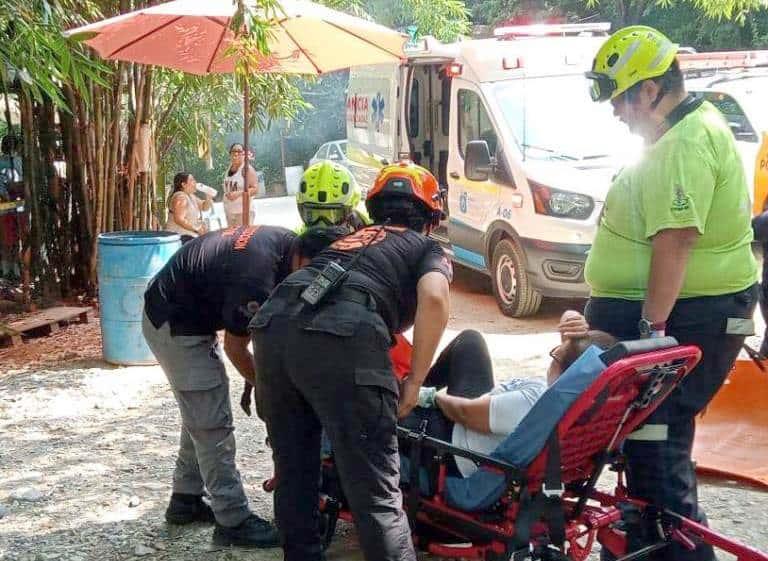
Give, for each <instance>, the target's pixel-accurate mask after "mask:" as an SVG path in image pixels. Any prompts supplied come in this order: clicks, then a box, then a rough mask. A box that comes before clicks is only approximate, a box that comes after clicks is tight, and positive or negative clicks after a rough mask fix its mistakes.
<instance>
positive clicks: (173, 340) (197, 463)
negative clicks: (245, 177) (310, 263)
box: [142, 226, 306, 547]
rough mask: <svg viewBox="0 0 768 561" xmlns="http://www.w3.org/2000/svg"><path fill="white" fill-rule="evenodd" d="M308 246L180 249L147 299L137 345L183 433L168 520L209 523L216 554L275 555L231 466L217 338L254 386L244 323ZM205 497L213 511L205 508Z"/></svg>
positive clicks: (229, 235)
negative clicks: (164, 388)
mask: <svg viewBox="0 0 768 561" xmlns="http://www.w3.org/2000/svg"><path fill="white" fill-rule="evenodd" d="M305 245H306V240H304V241H302V239H300V238H297V236H296V235H295V234H294V233H292V232H290V231H288V230H286V229H285V228H279V227H272V226H248V227H242V226H241V227H236V228H230V229H227V230H219V231H216V232H211V233H208V234H206V235H204V236H201V237H199V238H195V239H193V240H191V241H190V242H188V243H187V244H185V245H184V246H183V247H182V248H181V249H180V250H179V251H178V252H177V253H176V254H175V255H174V256H173V257H172V258H171V260H170V261H169V262H168V263H167V264H166V265H165V266H164V267H163V268H162V269H161V270H160V272H159V273H158V274H157V275H156V276H155V278H154V279H152V281H151V282H150V284H149V287H148V288H147V291H146V293H145V296H144V301H145V303H144V319H143V326H142V327H143V332H144V337H145V338H146V340H147V343H148V344H149V347H150V348H151V349H152V352H153V353H154V354H155V357H156V358H157V360H158V362H159V363H160V366H161V367H162V368H163V371H164V372H165V375H166V376H167V378H168V382H169V384H170V386H171V390H172V391H173V394H174V397H175V398H176V402H177V403H178V406H179V411H180V413H181V423H182V426H181V438H180V445H179V453H178V457H177V460H176V469H175V471H174V476H173V494H172V495H171V500H170V504H169V505H168V509H167V510H166V513H165V517H166V520H167V521H168V522H170V523H174V524H186V523H190V522H196V521H203V522H214V521H215V523H216V526H215V529H214V533H213V541H214V543H216V544H217V545H236V546H252V547H275V546H276V545H277V538H278V536H277V531H276V530H275V528H274V527H273V526H272V525H271V524H270V523H268V522H267V521H265V520H263V519H261V518H259V517H258V516H256V515H255V514H253V513H251V511H250V510H249V508H248V499H247V498H246V495H245V491H244V490H243V485H242V482H241V480H240V474H239V472H238V470H237V467H236V466H235V437H234V432H233V430H234V429H233V426H232V411H231V406H230V400H229V381H228V378H227V374H226V372H225V369H224V363H223V362H222V360H221V356H220V349H219V344H218V340H217V335H216V332H217V331H218V330H220V329H224V330H225V333H224V350H225V352H226V353H227V356H228V357H229V359H230V360H231V361H232V364H234V365H235V367H236V368H237V370H238V371H239V372H240V374H241V375H242V376H243V377H244V378H245V379H246V380H248V381H250V382H251V383H253V380H254V377H255V371H254V368H253V358H252V356H251V353H250V352H249V350H248V348H247V346H248V342H249V338H248V335H247V326H248V322H249V321H250V319H251V317H252V315H253V310H254V307H258V305H260V304H261V303H263V302H264V301H265V300H266V299H267V296H268V295H269V293H270V292H271V291H272V289H273V288H274V286H275V285H276V284H277V283H278V282H280V281H281V280H282V279H283V278H284V277H285V276H286V275H287V274H288V273H289V272H290V271H291V269H292V266H293V264H294V263H295V262H296V261H298V259H300V255H301V254H302V252H303V251H305V250H306V248H305V247H304V246H305ZM204 490H207V492H208V494H209V495H210V498H211V506H212V507H213V510H211V508H210V507H209V506H208V505H207V504H206V503H205V502H204V501H203V500H202V496H203V492H204ZM214 518H215V520H214Z"/></svg>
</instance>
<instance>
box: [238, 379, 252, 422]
mask: <svg viewBox="0 0 768 561" xmlns="http://www.w3.org/2000/svg"><path fill="white" fill-rule="evenodd" d="M251 394H253V386H252V385H251V384H249V383H248V382H245V385H243V395H241V396H240V407H241V408H242V410H243V411H245V414H246V415H248V416H249V417H250V416H251Z"/></svg>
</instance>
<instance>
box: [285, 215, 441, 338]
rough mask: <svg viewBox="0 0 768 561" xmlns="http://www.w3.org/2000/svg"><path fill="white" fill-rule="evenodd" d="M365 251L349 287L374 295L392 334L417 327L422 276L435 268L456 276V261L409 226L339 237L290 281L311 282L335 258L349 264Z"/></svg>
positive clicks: (371, 229) (372, 228)
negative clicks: (419, 286)
mask: <svg viewBox="0 0 768 561" xmlns="http://www.w3.org/2000/svg"><path fill="white" fill-rule="evenodd" d="M371 240H373V241H372V243H371V244H370V245H368V247H367V249H364V248H365V247H366V245H367V244H368V242H370V241H371ZM361 251H363V254H362V255H361V257H360V258H359V259H358V260H357V262H356V263H355V264H354V265H353V266H352V269H351V270H350V271H349V277H348V278H347V280H346V281H345V283H344V286H351V287H356V288H360V289H362V290H364V291H366V292H368V293H369V294H371V295H372V296H373V297H374V299H375V300H376V305H377V306H378V310H379V312H380V313H381V316H382V318H383V319H384V321H385V322H386V324H387V327H389V329H390V331H391V332H392V333H400V332H401V331H404V330H406V329H408V328H409V327H411V326H412V325H413V321H414V318H415V315H416V285H417V284H418V282H419V280H420V279H421V277H423V276H424V275H426V274H427V273H429V272H432V271H437V272H440V273H442V274H444V275H445V276H446V277H447V278H448V280H449V281H450V280H451V279H452V277H453V268H452V267H451V263H450V261H449V260H448V258H447V257H446V256H445V252H444V251H443V248H442V247H440V244H438V243H437V242H436V241H435V240H432V239H430V238H428V237H427V236H425V235H423V234H420V233H418V232H415V231H414V230H410V229H407V228H399V227H394V226H387V227H386V228H385V227H382V226H368V227H367V228H363V229H362V230H358V231H357V232H354V233H352V234H350V235H348V236H345V237H343V238H340V239H338V240H336V241H335V242H334V243H332V244H331V245H330V247H329V248H328V249H325V250H324V251H322V252H320V253H319V254H318V255H317V256H316V257H315V258H314V259H313V260H312V262H311V263H310V264H309V266H308V267H307V268H305V269H302V270H300V271H297V272H296V273H294V274H292V275H291V276H290V277H289V278H288V281H287V282H289V283H291V284H299V283H300V284H309V282H310V281H311V279H312V278H313V277H314V276H315V275H316V274H317V272H318V271H320V270H322V269H323V267H325V265H327V264H328V262H329V261H337V262H338V263H340V264H341V265H342V266H344V267H345V268H346V267H347V266H348V265H349V264H350V262H351V261H352V259H353V258H354V256H355V255H356V254H357V253H359V252H361Z"/></svg>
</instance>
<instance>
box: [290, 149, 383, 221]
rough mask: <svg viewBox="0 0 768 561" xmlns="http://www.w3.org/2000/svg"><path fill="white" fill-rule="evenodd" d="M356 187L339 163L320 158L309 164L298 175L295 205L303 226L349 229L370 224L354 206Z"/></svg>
mask: <svg viewBox="0 0 768 561" xmlns="http://www.w3.org/2000/svg"><path fill="white" fill-rule="evenodd" d="M360 198H361V196H360V187H359V186H358V185H357V182H356V181H355V178H354V176H353V175H352V174H351V173H350V171H349V170H348V169H347V168H346V167H344V166H343V165H341V164H337V163H335V162H332V161H330V160H322V161H320V162H317V163H316V164H313V165H311V166H309V167H308V168H307V169H306V171H305V172H304V175H302V177H301V184H300V185H299V192H298V193H297V194H296V206H297V207H298V209H299V215H300V216H301V220H302V222H303V223H304V228H318V227H326V228H327V227H329V226H341V225H346V226H348V227H349V228H350V231H354V230H357V229H359V228H361V227H363V226H367V225H369V224H370V223H371V220H370V218H368V216H367V215H366V214H365V213H364V212H362V211H361V210H360V209H358V208H357V207H358V205H359V204H360Z"/></svg>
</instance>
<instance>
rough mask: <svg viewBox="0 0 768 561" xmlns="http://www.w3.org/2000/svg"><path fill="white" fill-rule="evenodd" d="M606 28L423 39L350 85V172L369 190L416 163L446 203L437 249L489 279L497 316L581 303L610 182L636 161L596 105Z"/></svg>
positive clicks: (633, 148) (623, 132)
mask: <svg viewBox="0 0 768 561" xmlns="http://www.w3.org/2000/svg"><path fill="white" fill-rule="evenodd" d="M608 30H609V24H577V25H536V26H516V27H506V28H500V29H497V30H496V31H495V38H492V39H480V40H468V41H461V42H457V43H452V44H443V43H440V42H438V41H436V40H434V39H432V38H426V39H424V40H422V41H421V42H420V44H419V48H414V49H411V50H409V51H408V59H407V61H406V62H405V63H403V64H401V65H375V66H367V67H362V68H355V69H353V70H352V71H351V74H350V81H349V89H348V94H347V139H348V141H349V144H348V158H349V165H350V169H351V170H352V173H354V175H355V177H356V178H357V180H358V182H359V183H360V184H361V186H362V187H363V189H367V188H369V187H370V186H371V184H372V183H373V180H374V178H375V176H376V173H377V172H378V170H379V169H380V168H381V167H382V166H383V165H386V164H387V163H390V162H395V161H397V160H400V159H410V160H412V161H414V162H416V163H418V164H420V165H422V166H424V167H426V168H428V169H430V170H431V171H432V172H433V173H434V174H435V176H436V177H437V178H438V180H439V182H440V184H441V186H443V187H444V188H446V189H447V190H448V218H447V220H446V221H445V222H444V223H443V225H442V227H441V228H440V230H439V231H438V232H436V233H435V236H436V237H437V238H438V239H440V241H441V242H443V243H444V245H445V246H446V248H447V249H448V250H449V252H450V255H451V257H452V259H453V260H454V261H455V262H457V263H460V264H462V265H465V266H467V267H471V268H473V269H476V270H478V271H482V272H484V273H486V274H488V275H490V277H491V279H492V284H493V291H494V295H495V297H496V300H497V302H498V304H499V307H500V308H501V310H502V312H504V313H505V314H506V315H510V316H515V317H522V316H527V315H531V314H534V313H536V311H537V310H538V308H539V305H540V304H541V299H542V297H566V298H570V297H584V296H587V294H588V288H587V285H586V284H585V282H584V262H585V259H586V256H587V252H588V250H589V247H590V244H591V241H592V239H593V236H594V233H595V229H596V225H597V221H598V217H599V216H600V211H601V209H602V205H603V201H604V200H605V194H606V192H607V190H608V187H609V185H610V181H611V178H612V176H613V175H614V174H615V173H616V172H617V171H618V169H620V167H621V165H622V163H623V162H625V161H627V159H628V157H630V156H631V154H633V153H636V152H637V149H638V147H639V142H638V141H637V139H633V138H632V137H631V136H630V134H629V132H628V131H627V129H626V128H625V127H624V125H622V124H621V123H620V122H619V121H618V119H616V118H615V117H614V116H613V115H612V109H611V105H610V104H608V103H605V104H596V103H593V102H592V101H591V100H590V97H589V94H588V83H587V80H586V78H585V77H584V72H585V71H587V70H589V67H590V65H591V62H592V59H593V57H594V55H595V53H596V52H597V49H598V48H599V46H600V44H601V43H602V42H603V41H604V40H605V36H606V35H607V33H608Z"/></svg>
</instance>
